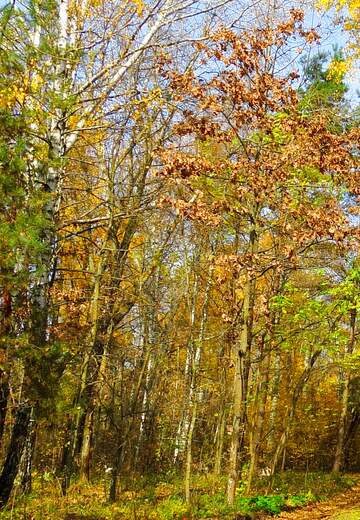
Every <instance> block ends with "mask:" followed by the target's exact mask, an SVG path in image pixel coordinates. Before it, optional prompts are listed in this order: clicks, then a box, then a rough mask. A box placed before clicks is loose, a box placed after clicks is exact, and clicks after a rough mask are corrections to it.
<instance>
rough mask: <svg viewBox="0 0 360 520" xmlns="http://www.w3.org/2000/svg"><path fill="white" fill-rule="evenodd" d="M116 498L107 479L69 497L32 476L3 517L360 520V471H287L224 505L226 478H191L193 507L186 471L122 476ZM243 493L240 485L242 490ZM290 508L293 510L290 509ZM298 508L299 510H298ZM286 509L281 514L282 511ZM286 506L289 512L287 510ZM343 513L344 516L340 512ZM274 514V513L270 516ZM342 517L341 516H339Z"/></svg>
mask: <svg viewBox="0 0 360 520" xmlns="http://www.w3.org/2000/svg"><path fill="white" fill-rule="evenodd" d="M121 483H122V485H121V490H119V491H120V492H119V497H118V500H117V501H116V502H115V503H113V504H110V503H109V502H108V500H107V495H108V490H109V480H108V478H107V479H100V480H97V481H96V482H92V483H88V484H86V483H79V482H76V481H75V482H73V483H72V485H71V486H70V488H69V490H68V493H67V495H66V496H65V497H64V496H62V494H61V486H60V481H59V480H58V479H57V478H56V477H55V476H54V475H52V474H51V473H48V472H45V473H43V474H36V475H35V474H34V479H33V491H32V493H31V494H30V495H27V496H18V495H16V494H15V495H14V496H13V497H12V500H11V501H10V502H9V504H8V507H7V508H6V509H5V510H3V511H2V512H0V518H1V520H185V519H186V520H190V519H191V520H199V519H201V520H204V519H205V520H235V519H242V518H252V519H253V518H255V519H260V518H261V519H265V518H266V519H267V520H270V519H273V520H274V519H275V518H276V519H277V518H278V519H279V520H320V519H324V520H325V519H327V520H360V474H351V475H334V474H330V473H320V472H313V473H311V472H306V473H301V472H294V471H286V472H284V473H281V474H278V475H276V476H275V479H274V482H273V489H272V491H271V492H270V493H269V492H268V486H269V480H268V479H266V478H265V479H259V480H258V481H257V482H256V485H255V487H254V489H253V491H252V493H251V495H250V496H245V495H243V494H242V493H241V492H240V493H239V494H238V495H237V497H236V503H235V504H234V508H229V506H227V504H226V495H225V493H224V489H225V486H226V477H215V476H212V475H211V474H198V475H194V476H193V480H192V491H193V505H192V507H191V508H189V506H188V505H187V504H186V503H185V500H184V493H183V478H182V475H177V474H174V475H162V476H161V477H160V476H148V477H141V476H138V477H136V478H133V477H132V478H128V479H126V478H125V477H124V478H123V479H122V482H121ZM239 491H240V489H239ZM290 508H291V512H290V511H289V509H290ZM295 508H296V509H295ZM281 510H283V512H282V513H281V514H279V513H280V511H281ZM285 510H288V511H285ZM340 513H341V514H340ZM268 514H272V515H273V516H266V515H268ZM278 514H279V515H278ZM276 515H278V516H276ZM338 515H340V516H338Z"/></svg>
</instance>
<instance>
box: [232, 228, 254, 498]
mask: <svg viewBox="0 0 360 520" xmlns="http://www.w3.org/2000/svg"><path fill="white" fill-rule="evenodd" d="M256 248H257V235H256V231H255V227H254V228H253V229H252V230H251V232H250V251H251V254H254V253H255V251H256ZM254 301H255V279H254V278H250V277H249V275H248V279H247V281H246V283H245V286H244V301H243V306H242V316H241V331H240V338H239V342H236V341H234V342H233V345H232V355H233V360H234V365H235V374H234V387H233V388H234V393H233V425H232V435H231V444H230V455H229V472H228V482H227V502H228V504H229V505H233V503H234V500H235V493H236V486H237V482H238V465H239V451H240V448H242V445H243V442H244V436H245V418H246V399H247V391H248V378H249V369H250V351H251V341H252V322H253V308H254Z"/></svg>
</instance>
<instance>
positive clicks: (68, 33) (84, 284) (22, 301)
mask: <svg viewBox="0 0 360 520" xmlns="http://www.w3.org/2000/svg"><path fill="white" fill-rule="evenodd" d="M260 4H261V5H259V4H258V3H257V4H256V5H253V6H252V5H251V3H249V2H248V3H241V2H239V1H235V0H233V1H230V2H229V1H225V0H223V1H220V0H219V1H215V0H213V1H212V2H202V1H197V0H160V1H158V0H157V1H152V0H148V1H147V0H146V1H145V0H126V1H122V2H117V1H116V0H111V1H106V2H103V1H101V0H84V1H83V2H81V3H78V2H75V1H73V0H51V1H44V0H31V1H25V2H23V3H22V4H21V5H19V6H18V5H17V4H16V3H12V4H9V5H8V6H5V7H4V8H2V13H1V31H0V57H1V61H0V126H1V135H0V208H1V216H0V318H1V322H0V333H1V337H0V442H1V444H0V446H1V448H0V455H1V459H2V463H3V464H2V472H1V474H0V505H1V506H4V505H5V504H6V503H7V502H8V500H9V498H10V496H11V493H12V491H13V488H14V486H15V485H16V486H18V487H19V488H20V489H21V490H23V491H25V492H26V491H29V490H30V489H31V475H32V470H33V469H34V468H36V469H37V470H38V471H41V472H44V471H51V472H54V474H56V475H57V476H58V477H59V479H60V481H61V487H62V492H63V494H66V492H67V489H68V486H69V484H70V482H71V480H72V479H82V480H85V481H86V480H89V479H91V478H93V477H95V476H98V475H101V474H104V473H105V471H110V473H111V475H110V476H111V484H110V488H109V499H110V500H112V501H115V500H116V498H117V496H118V489H119V481H120V480H121V477H122V476H125V475H129V474H130V475H139V474H146V473H161V472H166V471H168V470H172V469H174V468H175V470H176V471H179V472H183V474H184V492H185V496H186V499H187V501H188V502H190V501H191V475H192V473H193V472H203V471H212V472H214V473H215V474H216V475H220V474H226V475H227V476H228V478H227V499H228V503H229V504H232V503H233V501H234V498H235V494H236V488H237V486H238V482H239V479H240V478H243V481H245V482H246V487H247V490H248V491H249V490H250V489H251V486H252V482H253V480H254V478H255V477H256V475H258V473H259V471H261V470H262V469H263V468H265V467H266V468H269V469H267V470H266V471H267V472H269V474H271V475H273V474H275V473H276V472H277V471H281V470H283V469H284V468H294V469H299V470H301V469H309V468H313V469H323V470H329V471H331V470H333V471H334V472H339V471H341V470H344V469H346V470H359V467H360V458H359V452H360V451H359V447H360V437H359V420H360V401H359V386H360V375H359V374H360V372H359V348H358V342H359V317H358V311H359V306H360V290H359V289H360V264H359V256H358V255H359V238H360V236H359V196H360V184H359V164H358V156H359V127H358V117H357V110H356V107H354V104H353V103H352V104H351V103H350V104H349V103H348V101H347V98H346V90H347V88H346V84H345V77H344V71H345V68H343V69H342V67H341V66H340V65H339V64H341V63H343V58H342V55H341V53H339V52H335V55H334V58H333V59H332V60H331V57H328V56H327V55H326V54H323V53H322V52H319V51H318V50H317V47H318V45H319V44H320V43H321V39H320V37H319V35H318V32H317V31H316V30H315V29H313V28H306V24H305V22H304V14H303V12H302V11H301V10H300V9H298V8H296V9H294V8H291V9H290V8H289V9H284V10H283V11H280V10H276V9H273V8H270V6H269V5H268V4H267V3H266V2H262V3H260ZM234 12H236V15H234ZM249 12H251V13H252V16H253V14H254V13H255V14H256V24H255V25H254V19H253V18H252V16H250V15H249ZM239 13H240V14H239ZM350 13H352V11H351V10H350ZM305 19H306V18H305ZM189 29H190V30H191V37H189ZM320 29H321V28H320ZM304 56H305V57H304ZM330 62H331V64H330V73H329V72H328V64H329V63H330ZM334 63H337V64H338V66H337V68H336V71H337V73H336V74H333V73H331V70H332V71H333V70H334ZM295 69H296V70H295ZM109 468H110V469H109ZM270 485H271V483H270Z"/></svg>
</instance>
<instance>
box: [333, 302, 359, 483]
mask: <svg viewBox="0 0 360 520" xmlns="http://www.w3.org/2000/svg"><path fill="white" fill-rule="evenodd" d="M355 325H356V309H352V310H351V314H350V339H349V342H348V345H347V348H346V353H347V354H348V355H350V354H352V352H353V350H354V346H355V328H356V327H355ZM350 382H351V373H350V370H349V369H346V371H345V380H344V387H343V393H342V399H341V412H340V418H339V426H338V439H337V444H336V451H335V458H334V465H333V472H334V473H339V471H340V470H341V468H342V465H343V460H344V444H345V430H346V419H347V416H348V411H349V393H350Z"/></svg>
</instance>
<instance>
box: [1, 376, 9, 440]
mask: <svg viewBox="0 0 360 520" xmlns="http://www.w3.org/2000/svg"><path fill="white" fill-rule="evenodd" d="M9 393H10V387H9V382H8V380H7V378H6V377H5V375H4V374H3V373H2V377H1V383H0V447H1V446H2V438H3V435H4V430H5V419H6V411H7V404H8V397H9Z"/></svg>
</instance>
